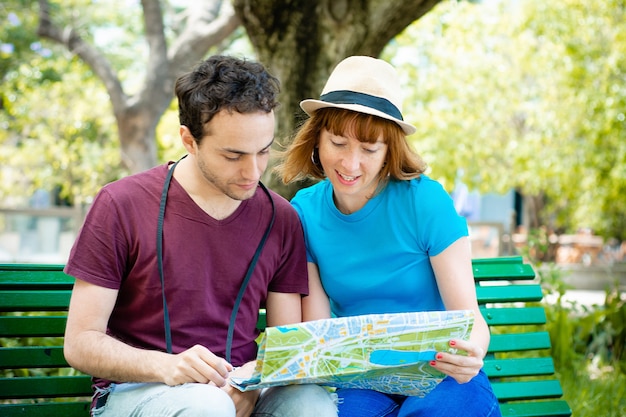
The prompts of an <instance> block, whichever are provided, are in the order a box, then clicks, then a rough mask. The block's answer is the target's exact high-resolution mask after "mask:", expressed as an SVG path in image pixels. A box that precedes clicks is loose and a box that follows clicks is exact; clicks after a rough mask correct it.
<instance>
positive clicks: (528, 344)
mask: <svg viewBox="0 0 626 417" xmlns="http://www.w3.org/2000/svg"><path fill="white" fill-rule="evenodd" d="M550 346H551V345H550V334H549V333H548V332H528V333H507V334H493V335H491V341H490V342H489V350H488V351H489V352H491V353H495V352H517V351H523V350H535V349H550Z"/></svg>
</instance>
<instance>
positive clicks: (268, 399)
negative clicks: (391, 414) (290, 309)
mask: <svg viewBox="0 0 626 417" xmlns="http://www.w3.org/2000/svg"><path fill="white" fill-rule="evenodd" d="M96 397H100V398H102V399H101V400H100V401H99V404H98V406H97V407H95V408H94V409H92V411H91V413H92V414H91V415H92V416H93V417H120V416H124V417H127V416H128V417H174V416H175V417H235V405H234V403H233V401H232V400H231V399H230V396H229V395H228V394H227V393H226V392H224V391H223V390H221V389H219V388H217V387H215V386H211V385H207V384H183V385H177V386H174V387H170V386H167V385H165V384H157V383H141V384H138V383H126V384H112V385H111V386H110V387H108V388H107V389H106V390H103V391H100V392H98V393H96ZM294 416H298V417H336V416H337V408H336V406H335V403H334V401H333V397H332V396H331V394H330V393H329V392H328V391H327V390H326V389H324V388H322V387H319V386H317V385H291V386H286V387H275V388H270V389H267V390H264V391H263V393H262V394H261V396H260V398H259V400H258V402H257V404H256V406H255V408H254V411H253V412H252V415H251V417H294Z"/></svg>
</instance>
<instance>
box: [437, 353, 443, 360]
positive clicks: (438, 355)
mask: <svg viewBox="0 0 626 417" xmlns="http://www.w3.org/2000/svg"><path fill="white" fill-rule="evenodd" d="M435 358H437V359H441V358H443V355H442V354H441V353H437V354H436V355H435Z"/></svg>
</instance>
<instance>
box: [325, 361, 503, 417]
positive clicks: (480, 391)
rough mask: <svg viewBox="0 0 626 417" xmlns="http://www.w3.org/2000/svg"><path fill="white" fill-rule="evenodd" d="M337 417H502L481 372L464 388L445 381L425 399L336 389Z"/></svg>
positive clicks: (447, 378)
mask: <svg viewBox="0 0 626 417" xmlns="http://www.w3.org/2000/svg"><path fill="white" fill-rule="evenodd" d="M337 395H338V397H339V399H338V400H339V404H338V406H339V417H418V416H424V417H450V416H463V417H501V414H500V406H499V405H498V400H497V399H496V397H495V395H494V393H493V390H492V388H491V384H490V383H489V379H488V378H487V375H485V373H484V372H483V371H480V373H479V374H478V375H477V376H475V377H474V378H473V379H472V380H471V381H470V382H468V383H466V384H459V383H458V382H456V381H455V380H454V379H453V378H451V377H446V378H444V380H443V381H441V383H439V385H437V387H436V388H435V389H434V390H432V391H431V392H430V393H429V394H427V395H426V397H424V398H418V397H405V396H402V395H389V394H382V393H380V392H377V391H371V390H361V389H338V390H337Z"/></svg>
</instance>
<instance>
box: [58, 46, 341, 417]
mask: <svg viewBox="0 0 626 417" xmlns="http://www.w3.org/2000/svg"><path fill="white" fill-rule="evenodd" d="M175 90H176V95H177V97H178V104H179V117H180V124H181V126H180V137H181V141H182V143H183V146H184V147H185V149H186V151H187V153H188V154H187V156H186V157H184V158H183V159H181V160H180V161H178V162H177V163H175V164H166V165H163V166H158V167H156V168H153V169H150V170H148V171H146V172H143V173H140V174H136V175H132V176H129V177H126V178H124V179H121V180H119V181H116V182H114V183H111V184H108V185H107V186H105V187H103V189H102V190H101V191H100V192H99V193H98V195H97V197H96V199H95V201H94V203H93V205H92V208H91V209H90V211H89V213H88V215H87V217H86V219H85V223H84V225H83V227H82V229H81V231H80V233H79V235H78V237H77V239H76V242H75V244H74V247H73V249H72V252H71V254H70V258H69V261H68V263H67V266H66V269H65V272H66V273H67V274H69V275H72V276H74V277H75V278H76V283H75V285H74V290H73V293H72V300H71V302H70V311H69V315H68V320H67V329H66V336H65V356H66V359H67V361H68V362H69V363H70V364H71V365H72V366H73V367H75V368H76V369H79V370H81V371H83V372H85V373H88V374H90V375H93V376H94V386H95V395H94V400H93V404H92V410H97V413H94V415H96V414H97V415H98V416H101V417H107V416H126V415H132V416H157V415H158V416H219V417H222V416H224V417H226V416H229V417H234V416H235V415H236V416H237V417H241V416H248V415H250V414H251V413H252V414H251V415H253V416H255V415H257V416H276V417H278V416H309V415H310V416H315V417H322V416H326V415H332V416H334V415H336V411H335V407H334V404H333V403H332V400H331V397H330V395H329V394H328V393H327V391H325V390H324V389H322V388H319V387H316V386H314V385H304V386H291V387H281V388H272V389H270V390H268V391H267V392H265V393H264V394H263V395H260V393H259V392H258V391H252V392H247V393H242V392H239V391H237V390H236V389H233V388H232V387H231V386H230V384H228V378H229V376H230V375H237V376H249V375H251V374H252V371H253V369H254V359H255V357H256V343H255V338H256V337H257V336H258V331H257V330H256V322H257V318H258V310H259V308H261V307H265V308H266V309H267V323H268V325H270V326H276V325H283V324H290V323H295V322H299V321H301V296H302V295H306V294H307V292H308V281H307V272H306V255H305V249H304V241H303V232H302V228H301V225H300V223H299V219H298V216H297V214H296V213H295V211H293V209H292V208H291V206H290V204H289V203H288V202H287V201H286V200H284V199H283V198H281V197H280V196H279V195H277V194H276V193H273V192H271V191H268V190H266V189H265V188H264V187H262V184H260V178H261V175H262V173H263V172H264V171H265V168H266V167H267V163H268V158H269V151H270V147H271V145H272V142H273V140H274V113H273V109H274V108H275V107H276V106H277V105H278V103H277V101H276V99H277V94H278V90H279V83H278V80H277V79H276V78H275V77H273V76H272V75H270V74H269V73H268V72H267V71H266V69H265V68H264V67H263V66H262V65H260V64H258V63H254V62H250V61H246V60H240V59H236V58H233V57H226V56H214V57H211V58H209V59H208V60H206V61H204V62H203V63H201V64H200V65H199V66H198V67H197V68H196V69H195V70H194V71H192V72H190V73H188V74H185V75H183V76H182V77H180V78H179V79H178V81H177V82H176V87H175Z"/></svg>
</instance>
